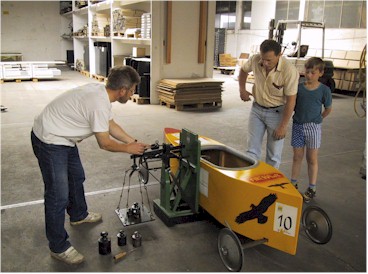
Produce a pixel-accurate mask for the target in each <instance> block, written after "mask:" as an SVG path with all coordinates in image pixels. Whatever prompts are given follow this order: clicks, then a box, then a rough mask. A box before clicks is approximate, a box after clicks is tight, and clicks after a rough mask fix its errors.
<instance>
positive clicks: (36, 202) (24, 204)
mask: <svg viewBox="0 0 368 274" xmlns="http://www.w3.org/2000/svg"><path fill="white" fill-rule="evenodd" d="M157 184H159V182H154V183H147V184H146V186H152V185H157ZM142 187H143V186H142ZM128 188H129V187H128V186H125V187H124V189H128ZM134 188H139V185H132V186H130V189H134ZM121 189H122V188H121V187H116V188H110V189H104V190H97V191H91V192H87V193H85V196H93V195H99V194H104V193H110V192H117V191H121ZM43 202H44V200H36V201H29V202H24V203H18V204H11V205H5V206H1V207H0V209H1V210H5V209H10V208H18V207H25V206H30V205H38V204H43Z"/></svg>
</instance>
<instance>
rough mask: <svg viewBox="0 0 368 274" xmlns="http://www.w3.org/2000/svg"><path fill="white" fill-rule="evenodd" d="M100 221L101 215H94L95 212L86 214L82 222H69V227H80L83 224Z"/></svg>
mask: <svg viewBox="0 0 368 274" xmlns="http://www.w3.org/2000/svg"><path fill="white" fill-rule="evenodd" d="M101 220H102V215H101V214H100V213H95V212H88V215H87V217H86V218H84V219H83V220H80V221H76V222H72V221H71V222H70V225H80V224H83V223H96V222H99V221H101Z"/></svg>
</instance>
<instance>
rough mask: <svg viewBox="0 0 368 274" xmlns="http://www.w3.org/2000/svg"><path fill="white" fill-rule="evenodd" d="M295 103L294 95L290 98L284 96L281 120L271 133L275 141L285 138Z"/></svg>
mask: <svg viewBox="0 0 368 274" xmlns="http://www.w3.org/2000/svg"><path fill="white" fill-rule="evenodd" d="M295 102H296V94H295V95H291V96H286V104H285V107H284V111H283V114H282V120H281V122H280V124H279V125H278V127H277V128H276V129H275V131H274V132H273V137H274V138H275V139H278V140H280V139H283V138H285V136H286V131H287V126H288V123H289V120H290V118H291V116H292V115H293V112H294V108H295Z"/></svg>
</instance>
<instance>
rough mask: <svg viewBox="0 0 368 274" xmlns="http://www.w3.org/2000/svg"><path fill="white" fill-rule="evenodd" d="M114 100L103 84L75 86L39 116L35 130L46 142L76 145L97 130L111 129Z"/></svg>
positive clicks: (56, 99) (38, 136)
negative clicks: (110, 122)
mask: <svg viewBox="0 0 368 274" xmlns="http://www.w3.org/2000/svg"><path fill="white" fill-rule="evenodd" d="M111 119H112V112H111V103H110V100H109V96H108V94H107V91H106V88H105V86H104V85H102V84H94V83H93V84H87V85H84V86H80V87H77V88H74V89H71V90H69V91H67V92H65V93H63V94H61V95H59V96H58V97H57V98H55V99H54V100H53V101H51V102H50V103H49V104H48V105H47V106H46V107H45V109H44V110H43V111H42V112H41V113H40V114H39V115H38V116H36V118H35V121H34V125H33V132H34V134H35V135H36V136H37V138H38V139H40V140H41V141H42V142H44V143H46V144H54V145H65V146H72V147H73V146H75V143H76V142H79V141H81V140H83V139H85V138H87V137H89V136H91V135H93V134H94V133H95V132H107V131H109V121H110V120H111Z"/></svg>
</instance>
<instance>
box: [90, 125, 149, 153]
mask: <svg viewBox="0 0 368 274" xmlns="http://www.w3.org/2000/svg"><path fill="white" fill-rule="evenodd" d="M110 135H111V136H112V137H114V138H115V139H117V140H119V141H121V142H123V143H119V142H117V141H116V140H114V139H112V138H110ZM95 137H96V139H97V143H98V145H99V146H100V148H101V149H104V150H107V151H111V152H126V153H130V154H142V153H143V152H144V149H145V147H146V145H145V144H142V143H137V142H135V140H134V138H133V137H131V136H129V135H128V134H127V133H126V132H125V131H124V130H123V129H122V128H121V127H120V126H119V125H118V124H116V123H115V122H114V120H110V121H109V131H108V132H96V133H95Z"/></svg>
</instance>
